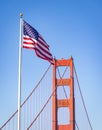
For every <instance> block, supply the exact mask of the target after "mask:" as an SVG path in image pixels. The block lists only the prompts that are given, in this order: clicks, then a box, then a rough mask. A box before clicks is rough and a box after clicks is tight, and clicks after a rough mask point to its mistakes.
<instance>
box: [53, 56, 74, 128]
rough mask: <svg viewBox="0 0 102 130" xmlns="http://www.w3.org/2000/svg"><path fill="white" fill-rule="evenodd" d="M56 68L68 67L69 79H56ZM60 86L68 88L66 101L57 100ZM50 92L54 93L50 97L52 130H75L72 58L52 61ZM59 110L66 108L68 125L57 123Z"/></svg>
mask: <svg viewBox="0 0 102 130" xmlns="http://www.w3.org/2000/svg"><path fill="white" fill-rule="evenodd" d="M57 67H69V77H68V78H63V77H61V78H57V73H56V69H57ZM60 86H62V87H64V86H67V87H69V91H70V94H69V98H66V99H58V98H57V89H58V87H60ZM52 91H53V92H54V94H53V97H52V130H75V105H74V80H73V58H72V57H71V58H70V59H61V60H56V59H54V65H53V86H52ZM59 108H62V109H63V108H68V110H69V114H68V115H66V116H68V118H69V122H68V123H66V124H59V123H58V109H59ZM64 115H65V113H64ZM62 118H63V115H62Z"/></svg>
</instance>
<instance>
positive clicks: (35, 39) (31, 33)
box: [23, 20, 53, 64]
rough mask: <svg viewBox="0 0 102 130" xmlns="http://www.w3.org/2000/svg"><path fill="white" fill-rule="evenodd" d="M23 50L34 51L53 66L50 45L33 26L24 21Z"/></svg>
mask: <svg viewBox="0 0 102 130" xmlns="http://www.w3.org/2000/svg"><path fill="white" fill-rule="evenodd" d="M23 48H27V49H33V50H35V53H36V55H37V56H38V57H40V58H42V59H44V60H48V61H49V62H50V63H51V64H53V56H52V54H51V53H50V50H49V45H48V44H47V43H46V42H45V40H44V39H43V38H42V36H41V35H40V34H39V33H38V31H37V30H36V29H34V28H33V27H32V26H31V25H29V24H28V23H27V22H25V21H24V20H23Z"/></svg>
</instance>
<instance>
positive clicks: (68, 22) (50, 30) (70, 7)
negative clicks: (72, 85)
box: [0, 0, 102, 130]
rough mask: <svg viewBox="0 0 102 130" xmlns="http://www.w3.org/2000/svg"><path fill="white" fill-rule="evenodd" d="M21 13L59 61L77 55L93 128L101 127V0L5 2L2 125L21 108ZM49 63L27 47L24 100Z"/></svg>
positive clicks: (1, 17) (0, 48) (0, 52)
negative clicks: (19, 87)
mask: <svg viewBox="0 0 102 130" xmlns="http://www.w3.org/2000/svg"><path fill="white" fill-rule="evenodd" d="M20 12H22V13H23V18H24V19H25V20H26V21H27V22H28V23H29V24H31V25H32V26H33V27H35V28H36V29H37V30H38V31H39V32H40V33H41V34H42V36H43V37H44V39H45V40H46V41H47V43H48V44H49V45H50V50H51V52H52V54H53V55H54V56H55V57H56V58H57V59H60V58H62V57H63V58H69V57H70V55H72V56H73V58H74V63H75V66H76V70H77V73H78V77H79V82H80V86H81V90H82V93H83V96H84V99H85V104H86V107H87V111H88V113H89V117H90V120H91V123H92V126H93V130H100V129H102V118H101V115H102V69H101V67H102V1H101V0H73V1H71V0H43V1H42V0H10V1H8V0H2V1H1V3H0V37H1V38H0V126H1V124H2V123H3V122H5V121H6V120H7V119H8V117H9V116H10V115H11V114H12V113H13V112H14V111H15V110H16V109H17V84H18V48H19V14H20ZM42 64H43V69H42V67H40V66H41V65H42ZM48 65H49V63H48V62H46V61H43V60H41V59H39V58H37V57H36V55H35V54H34V52H33V51H28V50H24V51H23V79H22V80H23V86H22V100H23V99H24V98H25V97H26V96H27V95H28V94H29V92H30V91H31V90H32V88H33V85H34V82H35V83H36V82H37V81H38V79H39V78H40V77H41V75H42V74H43V72H44V71H45V69H46V67H47V66H48ZM28 86H29V87H28Z"/></svg>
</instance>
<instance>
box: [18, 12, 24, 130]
mask: <svg viewBox="0 0 102 130" xmlns="http://www.w3.org/2000/svg"><path fill="white" fill-rule="evenodd" d="M22 16H23V15H22V13H20V40H19V69H18V130H21V108H20V107H21V67H22V42H23V40H22V38H23V20H22Z"/></svg>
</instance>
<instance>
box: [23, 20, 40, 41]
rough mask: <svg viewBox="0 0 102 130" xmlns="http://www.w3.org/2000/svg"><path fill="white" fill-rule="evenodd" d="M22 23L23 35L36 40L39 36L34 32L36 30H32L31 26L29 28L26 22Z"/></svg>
mask: <svg viewBox="0 0 102 130" xmlns="http://www.w3.org/2000/svg"><path fill="white" fill-rule="evenodd" d="M23 22H24V23H23V34H24V35H27V36H29V37H31V38H34V39H36V40H38V35H39V34H38V32H37V31H36V29H34V28H33V27H32V26H30V25H29V24H28V23H27V22H25V21H23Z"/></svg>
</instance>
